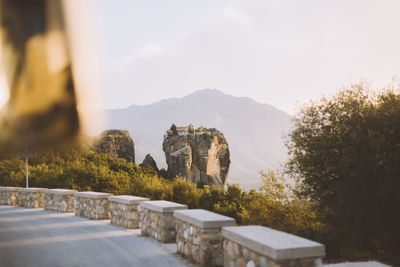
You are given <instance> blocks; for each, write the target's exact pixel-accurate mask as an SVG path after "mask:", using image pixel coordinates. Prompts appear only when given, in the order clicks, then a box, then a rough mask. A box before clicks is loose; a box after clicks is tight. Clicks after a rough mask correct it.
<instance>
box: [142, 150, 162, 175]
mask: <svg viewBox="0 0 400 267" xmlns="http://www.w3.org/2000/svg"><path fill="white" fill-rule="evenodd" d="M139 166H140V167H145V168H152V169H153V170H155V171H157V172H158V168H157V163H156V161H155V160H154V159H153V157H152V156H151V155H150V154H147V155H146V157H145V158H144V160H143V162H142V163H141V164H140V165H139Z"/></svg>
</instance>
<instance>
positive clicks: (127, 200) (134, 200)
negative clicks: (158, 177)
mask: <svg viewBox="0 0 400 267" xmlns="http://www.w3.org/2000/svg"><path fill="white" fill-rule="evenodd" d="M108 200H109V201H115V202H119V203H123V204H128V205H129V204H139V203H140V202H143V201H149V199H148V198H145V197H136V196H125V195H121V196H111V197H108Z"/></svg>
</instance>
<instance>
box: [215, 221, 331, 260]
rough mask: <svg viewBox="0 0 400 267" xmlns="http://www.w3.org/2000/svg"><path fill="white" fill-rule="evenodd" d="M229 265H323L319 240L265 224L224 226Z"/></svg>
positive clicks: (223, 231)
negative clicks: (315, 240)
mask: <svg viewBox="0 0 400 267" xmlns="http://www.w3.org/2000/svg"><path fill="white" fill-rule="evenodd" d="M222 236H223V237H224V245H223V247H224V258H225V266H260V267H261V266H276V267H291V266H299V267H316V266H318V267H319V266H322V258H323V257H324V256H325V247H324V245H321V244H319V243H316V242H313V241H310V240H307V239H304V238H300V237H297V236H294V235H291V234H287V233H284V232H280V231H276V230H273V229H270V228H267V227H262V226H236V227H224V228H223V229H222Z"/></svg>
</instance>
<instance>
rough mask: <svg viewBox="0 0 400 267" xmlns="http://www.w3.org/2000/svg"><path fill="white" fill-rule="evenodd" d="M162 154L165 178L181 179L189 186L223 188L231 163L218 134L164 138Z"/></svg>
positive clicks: (211, 132)
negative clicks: (183, 178) (191, 184)
mask: <svg viewBox="0 0 400 267" xmlns="http://www.w3.org/2000/svg"><path fill="white" fill-rule="evenodd" d="M163 150H164V152H165V157H166V160H167V164H168V173H169V175H171V176H173V177H174V176H176V175H179V176H183V177H185V178H186V179H187V180H188V181H190V182H192V183H198V182H202V183H204V184H208V185H224V184H225V182H226V178H227V176H228V172H229V165H230V163H231V160H230V153H229V146H228V143H227V142H226V140H225V137H224V135H223V134H222V133H221V132H219V131H218V130H216V129H214V128H213V129H204V130H203V131H198V130H196V132H195V133H188V134H183V135H174V134H171V133H170V134H167V135H166V136H165V137H164V142H163Z"/></svg>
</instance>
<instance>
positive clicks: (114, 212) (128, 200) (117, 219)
mask: <svg viewBox="0 0 400 267" xmlns="http://www.w3.org/2000/svg"><path fill="white" fill-rule="evenodd" d="M108 201H109V203H110V219H111V224H114V225H118V226H122V227H125V228H130V229H137V228H139V222H140V212H139V211H138V206H139V204H140V203H141V202H143V201H149V199H148V198H144V197H136V196H110V197H108Z"/></svg>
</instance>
